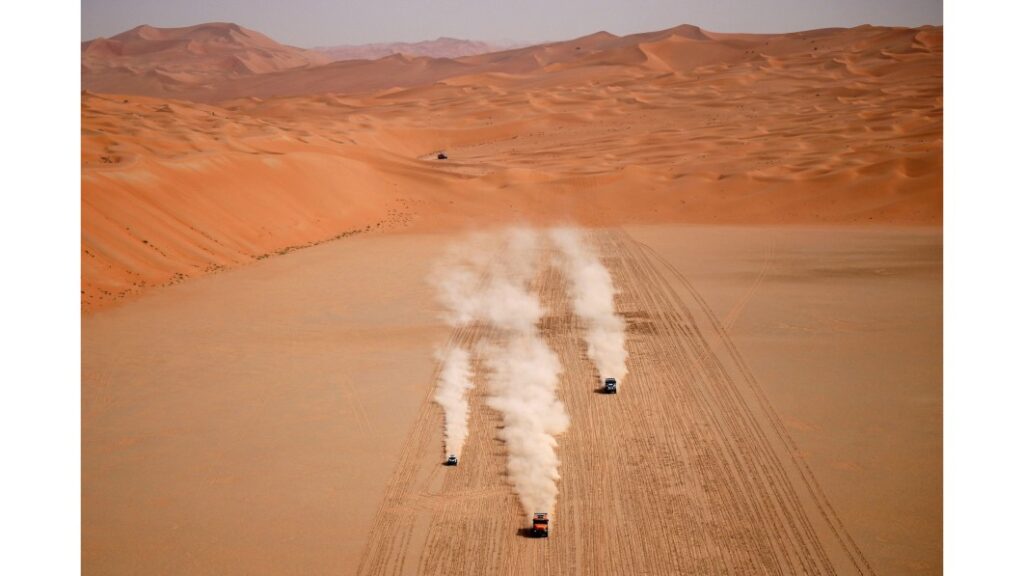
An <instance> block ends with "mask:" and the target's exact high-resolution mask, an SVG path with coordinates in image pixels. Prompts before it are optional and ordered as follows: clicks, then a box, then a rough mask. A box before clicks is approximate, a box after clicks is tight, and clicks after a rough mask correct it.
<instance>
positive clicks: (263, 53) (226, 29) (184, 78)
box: [82, 22, 330, 95]
mask: <svg viewBox="0 0 1024 576" xmlns="http://www.w3.org/2000/svg"><path fill="white" fill-rule="evenodd" d="M329 61H330V58H328V57H327V56H325V55H323V54H320V53H319V52H314V51H311V50H303V49H301V48H295V47H292V46H285V45H283V44H278V43H277V42H274V41H273V40H271V39H270V38H268V37H266V36H264V35H263V34H260V33H259V32H255V31H253V30H248V29H246V28H242V27H241V26H239V25H237V24H228V23H221V22H214V23H209V24H199V25H196V26H189V27H186V28H156V27H153V26H138V27H136V28H132V29H131V30H128V31H127V32H122V33H121V34H118V35H117V36H114V37H112V38H97V39H95V40H90V41H88V42H82V87H83V88H87V89H90V90H97V91H100V92H125V93H132V94H154V95H176V94H183V93H190V94H198V93H203V92H204V91H208V90H210V85H211V84H219V83H222V82H225V81H232V80H236V79H238V78H241V77H244V76H249V75H254V74H264V73H267V72H276V71H280V70H287V69H290V68H305V67H309V66H315V65H318V64H325V63H327V62H329Z"/></svg>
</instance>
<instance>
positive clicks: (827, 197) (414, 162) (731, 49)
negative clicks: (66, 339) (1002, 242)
mask: <svg viewBox="0 0 1024 576" xmlns="http://www.w3.org/2000/svg"><path fill="white" fill-rule="evenodd" d="M136 33H137V34H138V35H145V34H148V32H147V31H146V30H137V31H136ZM231 33H232V34H233V32H231ZM124 45H125V46H130V45H131V44H130V43H129V42H124ZM96 46H100V47H96ZM101 48H102V46H101V45H96V44H92V45H90V46H89V47H88V48H87V50H86V52H89V51H98V50H101ZM102 49H104V50H106V49H110V47H109V46H108V47H107V48H102ZM162 53H164V52H161V54H162ZM83 58H85V57H84V56H83ZM208 86H212V87H208V88H204V89H203V90H206V92H204V93H203V94H204V97H203V100H204V101H205V100H207V96H210V95H211V94H216V95H217V97H218V99H217V103H216V104H199V103H193V102H187V101H182V100H168V99H165V98H159V99H153V98H147V97H141V96H134V95H117V96H115V95H110V94H106V95H104V94H95V93H92V92H85V93H83V97H82V124H83V135H82V139H83V156H82V187H83V188H82V198H83V200H82V201H83V225H82V250H83V279H82V284H83V286H82V301H83V307H84V309H85V310H93V309H96V308H98V307H103V306H106V305H109V304H110V303H112V302H114V301H117V300H119V299H120V298H122V297H125V296H128V295H130V294H135V293H139V292H141V291H143V290H145V289H147V288H149V287H152V286H155V285H161V284H167V283H171V282H177V281H180V280H182V279H184V278H188V277H194V276H198V275H203V274H206V273H208V272H211V271H215V270H218V269H221V268H224V267H232V266H238V265H242V264H245V263H247V262H251V261H253V260H255V259H259V258H263V257H266V256H268V255H273V254H275V253H280V252H283V251H287V250H290V249H294V248H295V247H301V246H306V245H310V244H313V243H317V242H323V241H326V240H330V239H333V238H338V237H342V236H345V235H351V234H356V233H359V234H367V233H377V232H379V231H388V230H399V229H401V230H416V231H432V230H442V229H449V228H452V227H462V226H477V225H485V224H490V223H494V222H503V221H504V222H509V221H512V222H514V221H531V222H557V221H567V220H571V221H575V222H579V223H582V224H587V225H608V226H615V225H623V224H635V223H671V222H694V223H730V224H755V223H756V224H797V223H801V224H807V223H831V224H870V223H876V224H915V225H937V224H940V223H941V220H942V111H943V97H942V29H941V28H934V27H924V28H920V29H902V28H877V27H858V28H854V29H830V30H816V31H808V32H801V33H794V34H782V35H741V34H717V33H712V32H706V31H702V30H700V29H697V28H695V27H692V26H681V27H676V28H672V29H669V30H663V31H659V32H654V33H649V34H639V35H633V36H626V37H621V38H620V37H616V36H614V35H611V34H607V33H598V34H594V35H591V36H588V37H584V38H580V39H576V40H573V41H569V42H563V43H555V44H549V45H543V46H537V47H530V48H523V49H519V50H512V51H507V52H502V53H494V54H487V55H481V56H472V57H467V58H462V59H458V60H444V59H440V60H439V59H429V58H409V57H406V56H394V57H389V58H384V59H381V60H378V61H372V62H371V61H350V62H339V63H334V64H330V65H326V66H318V67H313V68H304V69H296V70H286V71H283V72H268V73H264V74H256V75H248V76H245V77H238V78H237V79H236V80H235V81H233V82H231V83H230V84H228V85H224V86H220V87H217V86H214V85H213V84H210V85H208ZM218 86H219V85H218ZM332 86H335V87H337V86H341V87H343V88H344V90H341V91H334V92H332V91H331V90H329V88H331V87H332ZM389 87H390V88H389ZM279 92H283V93H289V94H296V95H294V96H290V97H274V98H263V97H260V95H264V96H266V95H268V94H273V93H279ZM442 149H443V150H446V151H447V152H448V155H449V157H450V159H449V160H447V161H438V160H436V159H434V155H435V154H436V152H437V151H438V150H442Z"/></svg>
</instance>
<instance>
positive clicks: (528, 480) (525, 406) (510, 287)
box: [434, 229, 569, 515]
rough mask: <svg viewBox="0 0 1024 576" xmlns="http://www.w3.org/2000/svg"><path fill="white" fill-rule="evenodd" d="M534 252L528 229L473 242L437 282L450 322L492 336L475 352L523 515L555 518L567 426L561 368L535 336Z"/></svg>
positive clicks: (539, 312)
mask: <svg viewBox="0 0 1024 576" xmlns="http://www.w3.org/2000/svg"><path fill="white" fill-rule="evenodd" d="M538 244H539V240H538V236H537V234H536V232H534V231H532V230H528V229H513V230H509V231H507V232H503V233H501V234H497V235H477V236H474V237H471V238H470V239H469V240H468V241H467V242H462V243H460V245H459V246H458V247H457V248H455V249H453V250H452V251H450V252H449V254H448V255H447V256H446V258H444V259H443V260H442V263H441V265H439V266H438V268H437V269H436V272H435V274H434V278H435V285H436V287H437V291H438V297H439V299H440V300H441V303H442V304H443V305H444V306H445V308H446V314H445V318H446V319H447V321H448V322H450V323H451V324H452V325H454V326H461V325H466V324H470V323H473V322H483V323H485V324H487V325H488V326H489V327H490V328H491V330H490V331H488V332H485V333H484V334H485V335H484V338H483V340H482V341H481V342H480V344H479V345H478V346H477V349H476V352H477V353H478V354H479V355H480V356H481V359H482V361H483V364H484V367H485V368H486V369H487V376H488V385H487V391H488V397H487V404H488V406H490V407H491V408H493V409H495V410H497V411H498V412H499V413H500V414H501V416H502V420H503V424H504V426H503V428H502V429H501V430H500V431H499V432H498V436H499V438H500V439H501V440H503V441H504V442H505V444H506V448H507V450H508V476H509V482H510V483H511V484H512V486H513V488H514V489H515V490H516V492H517V493H518V495H519V499H520V502H521V503H522V505H523V508H524V511H525V512H526V513H527V514H528V515H529V514H533V513H534V512H548V513H551V512H553V508H554V505H555V501H556V499H557V496H558V484H557V482H558V479H559V475H558V467H559V460H558V455H557V453H556V451H555V449H556V447H557V442H556V440H555V436H556V435H558V434H560V433H562V432H564V431H565V430H566V428H567V427H568V425H569V417H568V414H567V413H566V411H565V406H564V405H563V404H562V402H561V401H560V400H558V397H557V389H558V382H559V376H560V374H561V371H562V367H561V364H560V362H559V360H558V356H557V355H556V354H555V353H554V352H553V351H552V350H551V349H550V348H549V347H548V345H547V343H546V342H545V341H544V339H543V337H542V336H541V334H540V331H539V330H538V328H537V324H538V322H539V321H540V319H541V318H542V317H543V316H544V313H545V310H544V307H543V306H542V305H541V303H540V298H539V296H538V295H537V294H536V293H535V292H533V291H531V289H530V283H531V282H532V280H533V278H534V276H535V275H536V271H537V266H538V252H539V246H538Z"/></svg>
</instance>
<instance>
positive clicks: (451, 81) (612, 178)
mask: <svg viewBox="0 0 1024 576" xmlns="http://www.w3.org/2000/svg"><path fill="white" fill-rule="evenodd" d="M257 48H258V49H257ZM255 55H258V57H257V56H255ZM942 55H943V31H942V28H934V27H922V28H917V29H905V28H879V27H871V26H862V27H858V28H853V29H826V30H813V31H806V32H799V33H793V34H778V35H756V34H721V33H715V32H710V31H706V30H701V29H699V28H696V27H694V26H678V27H675V28H670V29H667V30H661V31H656V32H651V33H645V34H636V35H631V36H623V37H619V36H615V35H613V34H609V33H607V32H598V33H596V34H592V35H589V36H585V37H582V38H577V39H574V40H571V41H567V42H555V43H549V44H544V45H540V46H531V47H526V48H519V49H515V50H506V51H502V52H495V53H488V54H478V55H473V56H465V57H459V58H455V59H448V58H430V57H411V56H407V55H401V54H399V55H393V56H388V57H385V58H381V59H379V60H365V59H364V60H350V61H342V62H332V63H326V64H324V63H318V62H317V61H316V60H315V58H314V59H310V58H311V57H310V56H309V54H308V53H307V52H306V51H298V50H297V49H290V48H287V47H280V45H277V44H276V43H273V41H271V40H269V39H267V38H265V37H263V36H260V35H257V34H256V33H253V32H250V31H245V30H244V29H239V28H237V27H234V26H233V25H226V24H215V25H204V26H198V27H192V28H188V29H176V30H160V29H152V28H148V27H142V28H137V29H135V30H132V31H130V32H127V33H125V34H122V35H119V36H117V37H114V38H112V39H109V40H97V41H94V42H90V43H86V44H84V45H83V92H82V144H83V146H82V159H81V161H82V308H83V393H82V399H83V438H82V443H83V571H84V572H85V573H87V574H135V573H140V572H143V573H147V574H182V573H188V574H235V573H237V574H289V573H295V574H309V573H341V574H356V573H358V574H416V573H423V574H453V573H472V574H478V573H479V574H483V573H505V572H508V573H513V572H516V573H518V572H523V571H536V572H538V573H550V574H573V573H588V574H589V573H595V574H598V573H629V572H635V573H651V574H679V573H697V574H744V575H745V574H751V575H753V574H772V575H776V576H788V575H790V574H828V575H848V574H849V575H854V574H857V575H860V576H870V575H874V574H940V573H941V571H942V555H941V550H942V548H941V546H942V542H941V510H942V509H941V488H942V484H941V458H942V453H941V444H942V438H941V411H942V406H941V379H942V374H941V350H942V345H941V344H942V343H941V333H942V332H941V322H942V316H941V300H942V293H941V277H942V268H941V252H942V231H941V224H942V154H943V141H942V134H943V88H942V85H943V69H942V57H943V56H942ZM236 57H237V59H240V60H241V61H242V62H243V63H244V66H239V65H236V63H233V62H235V60H234V59H235V58H236ZM439 151H444V152H446V154H447V156H448V159H447V160H439V159H437V154H438V152H439ZM565 223H574V224H578V225H580V226H581V227H583V228H586V229H587V232H586V236H587V238H588V239H589V240H590V241H591V242H592V243H593V245H594V246H595V248H596V250H597V253H598V255H599V256H600V259H601V262H603V263H604V264H605V266H607V268H608V271H609V273H610V274H611V277H612V278H613V280H614V283H615V286H616V288H618V290H619V293H618V295H617V296H616V298H615V309H616V311H617V312H618V313H619V314H621V315H622V317H623V318H624V320H625V322H626V325H627V337H626V348H627V349H628V352H629V360H628V361H627V364H628V366H627V368H628V374H629V376H628V378H629V380H628V381H627V382H626V385H625V386H624V387H623V391H622V392H621V393H620V394H619V395H618V396H617V397H614V398H608V397H605V396H603V395H597V394H595V393H594V386H595V385H596V381H597V378H598V374H597V373H596V369H595V368H594V366H593V365H592V363H591V361H590V360H589V359H588V357H587V349H586V345H585V343H584V337H585V333H584V332H585V331H584V327H583V326H582V324H581V322H580V321H579V319H578V318H575V317H574V316H573V315H572V314H571V313H570V307H569V300H568V297H567V296H566V294H567V293H566V291H565V283H566V280H565V278H563V277H562V275H561V273H560V272H559V271H558V270H557V269H555V268H546V269H543V270H540V271H539V273H538V274H537V276H536V278H534V280H533V283H532V287H533V288H535V289H536V290H537V292H538V293H539V295H540V300H541V304H543V306H544V307H545V308H546V310H547V313H546V316H545V317H544V318H543V319H542V321H541V322H540V324H539V328H540V331H541V332H542V333H543V338H544V341H545V342H546V343H547V345H549V346H550V347H551V348H552V350H554V351H555V353H557V355H558V361H559V363H560V365H561V366H562V367H563V373H562V376H561V380H560V383H559V388H558V395H559V399H560V400H561V401H562V402H564V404H565V408H566V411H567V412H568V414H569V417H570V422H571V423H570V427H569V429H568V430H566V431H565V432H564V434H563V435H562V436H560V437H559V439H558V443H559V447H558V457H559V459H560V460H561V463H562V464H561V467H560V468H559V473H560V474H561V479H560V480H559V484H558V487H559V496H558V501H557V504H556V506H557V510H552V512H553V513H554V514H555V516H554V518H555V519H556V520H555V523H554V530H553V534H552V538H551V539H549V540H547V541H543V542H540V541H535V540H532V539H528V538H524V537H522V536H521V535H520V534H519V533H518V532H517V531H518V530H519V529H520V528H522V527H523V526H524V525H525V520H526V519H525V518H524V517H523V511H522V509H521V507H520V505H519V503H518V499H517V496H516V494H514V493H513V491H512V488H511V487H510V486H509V484H508V483H507V481H506V478H505V477H504V476H503V470H504V466H505V462H504V459H505V454H504V450H505V447H504V445H503V444H502V442H501V441H500V440H499V439H498V435H497V433H496V430H497V426H498V425H499V422H500V415H499V414H498V413H497V412H495V411H494V410H492V409H490V408H488V406H487V400H486V394H487V389H488V387H487V386H485V385H484V382H483V380H484V379H486V378H487V375H486V374H485V373H483V372H481V371H479V370H477V371H475V374H476V378H477V380H480V381H479V382H477V383H476V384H477V385H476V386H475V388H473V391H472V392H470V395H469V405H470V412H469V413H470V414H471V417H470V421H469V436H468V438H467V440H466V444H465V447H464V450H463V452H462V457H463V459H462V462H461V463H460V465H459V466H458V467H455V468H445V467H442V466H440V462H441V459H442V458H443V456H444V454H443V453H442V450H443V439H442V434H443V425H442V415H441V411H440V408H439V407H438V406H437V405H435V404H434V403H432V401H431V397H432V392H433V387H434V385H435V380H436V375H437V374H436V369H437V361H436V359H435V358H434V353H435V350H436V349H437V347H438V346H441V347H443V346H444V345H445V343H446V342H447V344H448V345H461V346H464V347H467V349H468V348H470V347H471V345H472V344H473V342H475V341H476V340H477V339H479V338H480V336H481V330H482V328H481V327H480V326H477V325H468V326H462V327H459V328H457V329H451V328H448V327H445V326H444V325H442V323H441V320H440V319H439V310H438V304H437V303H436V302H435V301H434V300H433V297H432V292H431V289H430V288H429V286H428V282H427V277H428V276H429V275H431V274H437V273H438V272H437V270H435V269H434V268H432V266H433V263H434V262H435V261H436V259H437V258H438V256H439V255H440V254H442V253H444V250H445V248H446V247H447V246H449V245H450V244H451V243H460V242H465V241H466V240H465V236H464V235H463V234H464V233H465V232H468V231H473V230H477V229H487V228H491V227H495V226H504V225H509V224H512V225H516V224H528V225H534V226H546V225H562V224H565ZM300 248H304V249H303V250H298V249H300ZM498 256H500V255H496V256H495V257H498ZM215 272H222V273H216V274H215ZM441 273H443V272H441ZM171 284H175V285H174V286H171Z"/></svg>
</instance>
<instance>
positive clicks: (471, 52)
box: [313, 36, 511, 60]
mask: <svg viewBox="0 0 1024 576" xmlns="http://www.w3.org/2000/svg"><path fill="white" fill-rule="evenodd" d="M510 47H511V46H508V45H502V44H491V43H488V42H480V41H477V40H462V39H459V38H447V37H444V36H442V37H440V38H438V39H436V40H424V41H422V42H385V43H376V44H342V45H338V46H317V47H316V48H313V50H316V51H317V52H320V53H322V54H325V55H327V57H329V58H330V59H331V60H376V59H378V58H384V57H385V56H391V55H394V54H405V55H408V56H428V57H430V58H458V57H460V56H475V55H477V54H486V53H488V52H498V51H499V50H503V49H507V48H510Z"/></svg>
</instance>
